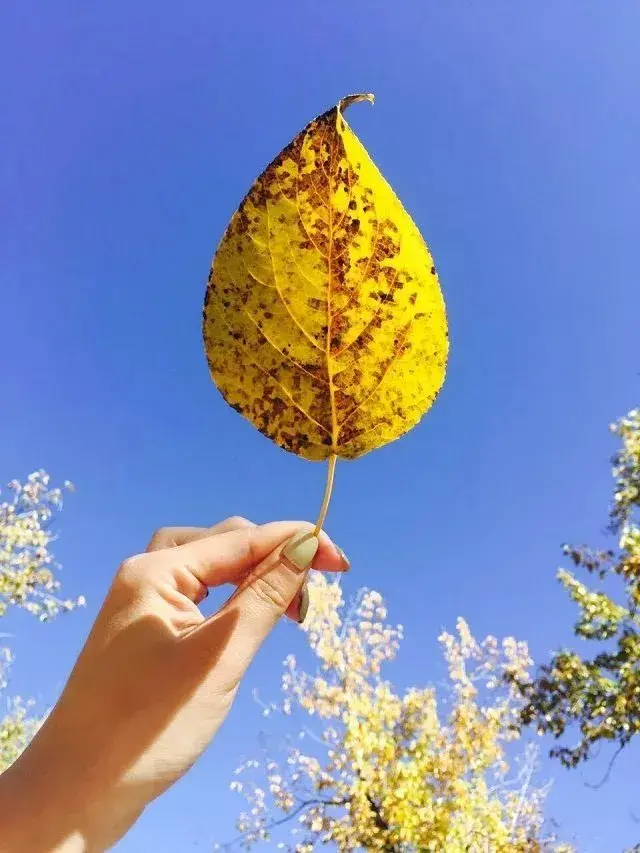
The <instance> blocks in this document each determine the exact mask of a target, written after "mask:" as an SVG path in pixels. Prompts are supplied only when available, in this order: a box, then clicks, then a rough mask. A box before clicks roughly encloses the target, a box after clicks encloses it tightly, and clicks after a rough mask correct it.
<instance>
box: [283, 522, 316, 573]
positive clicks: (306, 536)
mask: <svg viewBox="0 0 640 853" xmlns="http://www.w3.org/2000/svg"><path fill="white" fill-rule="evenodd" d="M319 544H320V543H319V541H318V537H317V536H314V535H313V532H312V531H310V530H299V531H298V532H297V533H296V534H295V535H294V536H292V537H291V539H290V540H289V541H288V543H287V544H286V546H285V547H284V549H283V551H282V557H283V559H284V560H286V561H287V563H289V565H290V567H291V568H293V569H295V570H296V571H298V572H304V571H306V570H307V569H308V568H309V567H310V566H311V563H312V562H313V558H314V557H315V555H316V551H317V550H318V545H319Z"/></svg>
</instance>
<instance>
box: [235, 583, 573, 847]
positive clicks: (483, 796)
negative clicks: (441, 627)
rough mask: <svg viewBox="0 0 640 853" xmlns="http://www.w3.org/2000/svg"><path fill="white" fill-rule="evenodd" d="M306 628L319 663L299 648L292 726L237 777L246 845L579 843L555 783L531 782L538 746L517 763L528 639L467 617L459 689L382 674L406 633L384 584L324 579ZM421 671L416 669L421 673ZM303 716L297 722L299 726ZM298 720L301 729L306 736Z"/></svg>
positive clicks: (290, 670)
mask: <svg viewBox="0 0 640 853" xmlns="http://www.w3.org/2000/svg"><path fill="white" fill-rule="evenodd" d="M311 602H312V604H311V608H310V610H309V613H308V615H307V620H306V622H305V625H304V630H305V631H306V632H307V636H308V639H309V644H310V647H311V651H312V653H313V656H314V659H315V663H316V668H315V669H311V670H309V669H308V668H306V667H304V666H302V665H301V664H300V663H299V662H298V660H297V659H296V658H295V657H294V656H293V655H289V656H288V657H287V659H286V660H285V662H284V672H283V678H282V691H283V696H282V700H281V701H280V702H279V703H277V704H274V705H267V706H264V705H263V713H264V714H265V715H266V716H271V715H273V714H275V713H276V712H278V711H279V712H281V713H282V714H284V718H285V721H288V724H289V725H288V728H289V731H290V736H289V737H288V738H286V739H285V741H284V742H280V743H279V749H276V748H271V749H269V748H266V746H265V753H264V758H263V759H262V760H260V761H257V760H249V761H247V762H245V763H244V764H243V765H242V766H241V767H240V768H238V771H237V772H236V775H235V777H234V779H233V781H232V783H231V788H232V790H234V791H236V792H237V793H239V794H241V795H243V796H244V797H245V798H246V800H247V804H248V809H246V810H245V811H244V812H243V813H241V815H240V816H239V819H238V830H239V832H240V833H241V836H240V839H239V841H240V843H242V844H243V845H244V846H246V847H251V846H252V845H253V844H256V843H258V842H260V841H264V842H268V844H269V845H270V846H271V847H276V848H277V847H280V848H283V849H286V850H290V851H311V850H314V849H316V848H317V847H321V846H324V845H329V846H333V847H336V848H337V849H338V850H340V851H348V850H357V849H366V850H379V851H391V853H405V851H406V853H409V851H431V850H433V851H440V850H446V851H447V853H463V851H464V853H468V851H485V850H490V851H492V853H507V851H509V853H513V851H515V853H517V852H518V851H522V853H524V851H527V852H528V853H529V851H542V850H556V851H560V850H568V849H569V848H568V847H566V846H563V845H559V844H557V843H556V842H555V841H554V840H553V838H551V837H550V836H548V835H546V834H545V832H544V831H543V804H544V799H545V794H546V788H544V787H539V786H536V785H535V783H534V780H533V775H534V770H535V752H534V751H532V750H531V748H527V749H525V751H524V754H523V756H522V761H521V762H520V763H516V764H515V765H513V766H512V762H511V758H510V756H512V754H513V751H512V749H511V742H512V741H514V740H517V738H518V731H517V725H516V724H517V722H518V719H519V711H520V707H521V703H520V699H519V696H518V694H517V691H514V690H513V689H511V688H509V687H508V686H505V678H504V676H505V674H507V673H509V674H510V675H511V676H512V677H513V678H515V679H522V678H523V677H524V676H525V673H526V672H527V671H528V667H529V665H530V663H531V661H530V659H529V653H528V649H527V646H526V644H524V643H521V642H517V641H516V640H514V639H513V638H507V639H505V640H503V641H502V642H499V641H498V640H496V639H495V638H494V637H487V638H486V639H485V640H484V641H483V642H480V643H479V642H477V641H476V640H475V638H474V637H473V635H472V634H471V632H470V630H469V627H468V625H467V624H466V622H465V621H464V620H462V619H460V620H459V621H458V624H457V627H456V632H455V633H453V634H449V633H443V634H442V635H441V637H440V643H441V646H442V649H443V651H444V657H445V660H446V665H447V668H448V686H447V688H445V689H443V690H441V691H439V692H438V691H436V690H435V689H434V688H433V687H429V686H427V687H420V688H418V687H415V688H411V689H409V690H407V691H405V692H404V693H400V692H398V691H397V690H396V689H395V688H394V686H393V684H392V683H391V682H390V681H389V680H388V679H387V678H385V677H384V674H383V673H384V669H385V667H386V666H387V664H388V663H389V662H391V661H392V660H393V659H394V658H395V656H396V654H397V652H398V650H399V647H400V644H401V641H402V629H401V628H400V627H394V626H392V625H390V624H389V623H388V621H387V611H386V606H385V603H384V601H383V599H382V597H381V596H380V594H379V593H377V592H375V591H372V590H363V591H361V593H360V594H359V596H358V597H357V599H356V601H355V602H353V603H352V605H351V606H349V607H345V605H344V602H343V599H342V592H341V588H340V586H339V585H338V584H332V583H328V582H327V581H326V579H324V577H322V576H317V577H315V578H314V579H313V583H312V596H311ZM420 676H421V673H420V672H416V678H420ZM298 727H299V729H298ZM296 731H298V734H297V735H296V734H295V733H296Z"/></svg>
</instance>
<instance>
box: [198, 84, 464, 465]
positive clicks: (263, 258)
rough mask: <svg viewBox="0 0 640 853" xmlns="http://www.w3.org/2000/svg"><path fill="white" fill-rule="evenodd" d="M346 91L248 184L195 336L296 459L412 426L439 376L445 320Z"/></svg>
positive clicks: (361, 449) (223, 385) (412, 228)
mask: <svg viewBox="0 0 640 853" xmlns="http://www.w3.org/2000/svg"><path fill="white" fill-rule="evenodd" d="M361 100H370V101H372V100H373V97H372V96H371V95H352V96H350V97H347V98H344V99H343V100H342V101H340V103H339V104H338V105H337V106H335V107H333V109H330V110H328V111H327V112H325V113H324V114H323V115H321V116H319V117H318V118H316V119H314V120H313V121H312V122H310V123H309V124H308V125H307V126H306V127H305V128H304V129H303V130H302V131H301V132H300V133H299V134H298V135H297V136H296V137H295V139H294V140H293V141H292V142H291V143H290V144H289V145H287V147H286V148H285V149H284V150H283V151H282V152H281V153H280V154H279V155H278V157H276V159H275V160H274V161H273V162H272V163H271V164H270V165H269V166H268V167H267V168H266V169H265V171H264V172H263V173H262V174H261V175H260V177H259V178H258V179H257V180H256V181H255V183H254V184H253V186H252V187H251V189H250V190H249V192H248V194H247V195H246V196H245V198H244V200H243V201H242V203H241V205H240V207H239V209H238V211H237V212H236V213H235V214H234V215H233V217H232V219H231V222H230V223H229V226H228V228H227V230H226V232H225V234H224V237H223V238H222V241H221V243H220V245H219V247H218V250H217V252H216V255H215V258H214V260H213V263H212V266H211V271H210V275H209V285H208V288H207V293H206V299H205V306H204V318H203V335H204V342H205V349H206V353H207V358H208V362H209V368H210V371H211V375H212V378H213V380H214V381H215V383H216V384H217V386H218V388H219V389H220V391H221V392H222V395H223V396H224V398H225V400H226V401H227V402H228V403H229V404H230V405H231V406H232V407H233V408H234V409H236V410H237V411H239V412H240V413H242V414H243V415H245V417H247V418H248V419H249V420H250V421H251V423H253V424H254V426H256V427H257V428H258V429H259V430H260V431H261V432H262V433H263V434H264V435H266V436H268V437H269V438H271V439H272V440H273V441H275V442H276V443H277V444H278V445H280V447H283V448H285V449H286V450H289V451H291V452H293V453H296V454H299V455H300V456H303V457H305V458H306V459H312V460H322V459H329V460H330V463H331V464H330V469H329V470H330V473H329V479H330V480H331V478H332V476H333V466H334V465H335V460H336V458H338V457H342V458H345V459H353V458H355V457H357V456H360V455H362V454H363V453H366V452H368V451H370V450H373V449H374V448H376V447H380V446H381V445H383V444H386V443H387V442H389V441H393V440H394V439H397V438H398V437H399V436H401V435H403V434H404V433H405V432H407V431H408V430H409V429H411V428H412V427H413V426H414V425H415V424H416V423H417V422H418V421H419V420H420V418H421V417H422V416H423V415H424V414H425V412H426V411H427V410H428V409H429V407H430V406H431V404H432V403H433V401H434V399H435V397H436V395H437V393H438V391H439V390H440V387H441V386H442V383H443V381H444V375H445V366H446V360H447V352H448V339H447V322H446V314H445V306H444V300H443V298H442V293H441V291H440V286H439V283H438V277H437V275H436V271H435V267H434V265H433V259H432V257H431V254H430V252H429V249H428V248H427V246H426V244H425V242H424V240H423V239H422V236H421V235H420V232H419V231H418V229H417V227H416V225H415V224H414V222H413V220H412V219H411V217H410V216H409V214H408V213H407V212H406V211H405V210H404V208H403V207H402V204H401V203H400V201H399V200H398V198H397V196H396V195H395V193H394V192H393V190H392V189H391V187H390V186H389V184H388V183H387V182H386V181H385V179H384V178H383V176H382V175H381V174H380V172H379V171H378V169H377V167H376V166H375V164H374V163H373V161H372V160H371V158H370V157H369V154H368V153H367V151H366V149H365V148H364V147H363V145H362V143H361V142H360V141H359V139H358V138H357V136H356V135H355V134H354V133H353V131H352V130H351V128H350V127H349V125H348V124H347V123H346V121H345V119H344V116H343V113H344V110H345V109H346V108H347V107H348V106H349V105H350V104H352V103H354V102H356V101H361Z"/></svg>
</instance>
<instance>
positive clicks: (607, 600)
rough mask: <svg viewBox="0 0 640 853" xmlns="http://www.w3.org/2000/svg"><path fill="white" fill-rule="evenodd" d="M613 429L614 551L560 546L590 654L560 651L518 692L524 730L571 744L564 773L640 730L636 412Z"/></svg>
mask: <svg viewBox="0 0 640 853" xmlns="http://www.w3.org/2000/svg"><path fill="white" fill-rule="evenodd" d="M611 430H612V432H613V433H614V434H615V435H616V436H617V438H618V440H619V442H620V445H619V449H618V451H617V453H616V454H615V456H614V458H613V468H612V475H613V480H614V487H613V504H612V508H611V511H610V516H609V532H610V534H611V535H612V536H614V537H615V540H616V542H615V547H613V548H611V549H606V550H600V549H593V548H588V547H586V546H582V547H574V546H571V545H566V546H565V547H564V553H565V554H566V556H567V557H568V558H569V559H570V560H571V562H572V563H573V566H574V568H577V569H579V570H580V571H581V572H583V573H586V575H587V576H590V578H591V581H590V583H584V582H583V581H581V580H579V579H578V577H576V575H575V574H574V572H573V571H569V570H567V569H561V570H560V571H559V572H558V579H559V580H560V583H561V584H562V586H563V587H564V588H565V589H566V591H567V592H568V594H569V595H570V597H571V599H572V600H573V601H574V602H575V604H576V605H577V607H578V619H577V621H576V623H575V626H574V631H575V634H576V636H577V637H579V638H581V639H582V640H587V641H589V642H590V643H592V644H593V646H594V647H595V648H594V654H593V656H590V655H589V654H588V653H587V651H588V650H587V651H583V650H582V649H580V650H579V651H578V650H570V649H562V650H561V651H559V652H557V653H556V654H554V655H553V657H552V658H551V661H550V662H549V663H548V664H546V665H545V666H543V667H541V669H540V672H539V673H538V675H537V677H536V678H535V679H534V680H533V681H531V682H527V681H526V680H525V681H524V682H521V685H520V686H521V688H522V690H523V693H524V695H525V696H526V697H527V700H528V701H527V704H526V706H525V708H524V710H523V712H522V719H523V721H524V723H526V724H533V725H535V726H537V728H538V730H539V731H540V732H541V733H550V734H552V735H554V736H555V737H556V738H561V737H562V736H565V737H566V738H568V739H569V744H568V745H567V744H565V745H562V746H559V747H557V748H556V749H554V750H552V755H555V756H556V757H557V758H559V759H560V761H561V762H562V763H563V764H564V765H566V766H568V767H574V766H575V765H577V764H578V763H579V762H581V761H584V760H585V759H587V758H589V757H590V756H591V755H592V754H593V751H594V747H595V746H596V745H598V744H600V743H607V742H611V743H613V744H616V745H617V750H621V749H622V748H624V747H625V746H626V745H627V744H628V743H629V741H630V740H631V738H632V737H633V736H634V735H635V734H636V733H637V732H638V731H640V610H639V607H640V527H639V522H640V513H639V509H640V409H634V410H633V411H631V412H629V414H628V415H627V416H626V417H624V418H622V419H621V420H619V421H618V422H617V423H615V424H613V425H612V426H611ZM614 755H615V753H614Z"/></svg>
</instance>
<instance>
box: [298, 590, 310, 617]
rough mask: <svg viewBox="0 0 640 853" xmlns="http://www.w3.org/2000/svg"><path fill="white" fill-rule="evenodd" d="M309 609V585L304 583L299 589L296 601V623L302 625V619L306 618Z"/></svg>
mask: <svg viewBox="0 0 640 853" xmlns="http://www.w3.org/2000/svg"><path fill="white" fill-rule="evenodd" d="M308 610H309V587H308V586H307V584H306V581H305V584H304V586H303V587H302V589H301V590H300V600H299V603H298V614H299V615H298V625H302V623H303V622H304V620H305V619H306V618H307V611H308Z"/></svg>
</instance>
